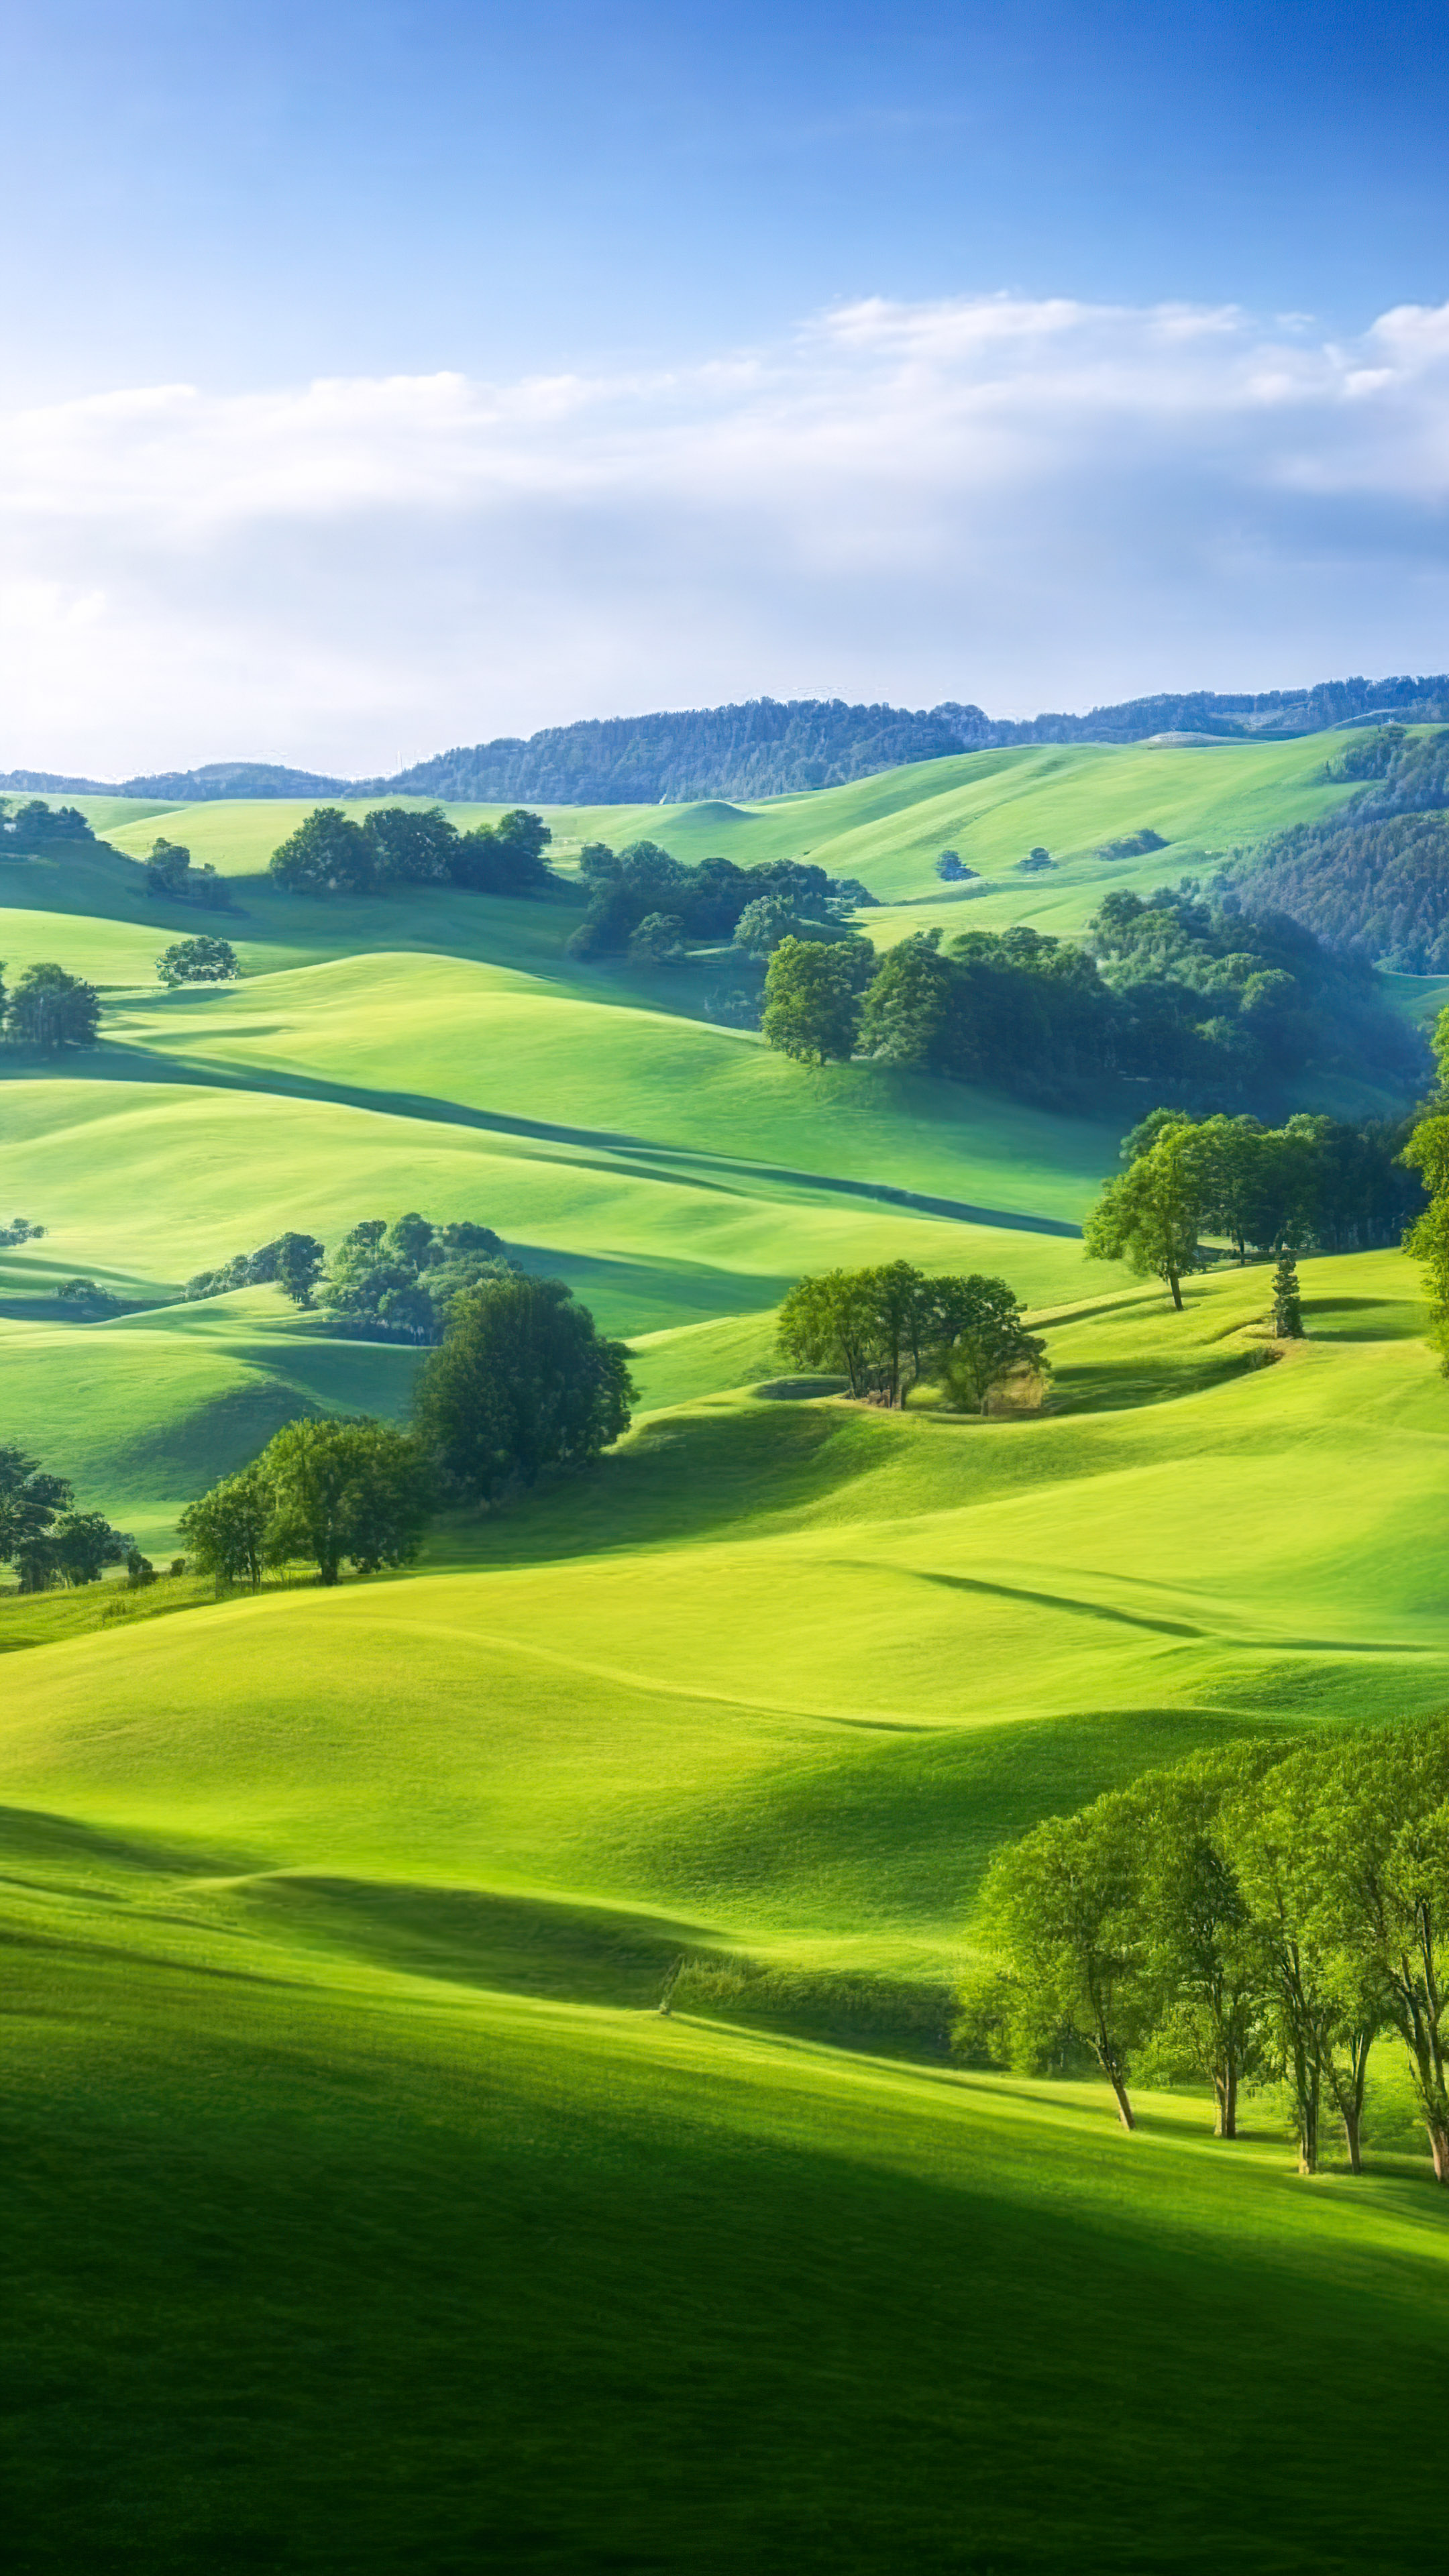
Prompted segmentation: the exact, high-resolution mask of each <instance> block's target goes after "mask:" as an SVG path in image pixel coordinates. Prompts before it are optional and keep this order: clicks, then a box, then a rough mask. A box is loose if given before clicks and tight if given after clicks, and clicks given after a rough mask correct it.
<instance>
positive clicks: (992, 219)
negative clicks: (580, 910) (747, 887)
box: [0, 0, 1449, 774]
mask: <svg viewBox="0 0 1449 2576" xmlns="http://www.w3.org/2000/svg"><path fill="white" fill-rule="evenodd" d="M1446 16H1449V12H1446V9H1445V7H1444V6H1436V7H1433V8H1425V7H1403V6H1393V5H1390V6H1387V7H1379V8H1376V9H1375V10H1374V11H1373V12H1369V11H1368V10H1367V9H1361V8H1332V7H1323V6H1317V7H1309V6H1301V5H1296V0H1295V5H1291V6H1285V5H1275V0H1267V4H1266V5H1263V6H1259V7H1256V8H1248V7H1240V6H1238V5H1227V6H1217V7H1213V8H1209V9H1199V10H1195V11H1172V10H1164V9H1162V8H1161V7H1160V6H1159V7H1156V8H1146V7H1140V6H1137V5H1128V6H1116V7H1113V6H1106V7H1096V8H1089V7H1082V6H1076V5H1061V0H1056V5H1053V4H1052V0H1046V5H1035V6H1032V7H1023V6H1016V5H1009V6H1005V7H994V8H991V9H986V8H980V7H977V6H974V5H969V0H968V5H958V6H956V7H953V8H943V7H939V6H935V5H931V4H930V0H927V5H925V6H921V7H917V8H916V9H914V10H912V11H909V12H908V11H904V10H900V9H895V10H889V11H888V10H886V9H884V8H864V7H860V6H854V5H844V6H836V7H832V8H828V9H827V8H823V7H817V6H814V5H808V6H805V5H799V0H777V5H775V6H773V7H764V6H758V5H755V0H750V5H747V6H736V7H734V8H731V9H728V10H726V9H724V8H710V9H703V8H692V7H688V6H684V7H674V8H670V9H665V8H660V7H655V6H644V5H637V0H636V5H625V6H613V7H608V8H603V7H593V6H579V5H557V0H542V4H541V5H534V6H532V7H530V8H529V9H527V10H524V9H520V8H518V7H516V6H514V7H509V8H507V9H504V8H500V7H496V6H494V5H492V0H481V5H474V6H471V7H459V6H454V5H445V0H415V4H414V5H401V4H400V0H353V5H351V6H347V7H340V6H324V5H319V0H293V5H291V6H289V7H281V6H277V5H275V0H250V5H247V6H244V7H239V6H235V5H232V0H210V5H208V6H206V7H204V8H197V7H196V6H195V0H191V5H189V6H186V7H180V6H176V5H173V0H128V5H127V6H126V7H125V8H124V9H118V8H117V7H115V6H114V0H109V5H103V6H97V5H93V0H85V5H78V4H77V0H48V5H46V6H45V7H43V8H42V7H40V6H33V5H32V6H27V7H22V8H19V9H14V10H12V11H11V12H10V13H9V15H8V17H7V20H6V22H5V26H4V29H3V31H0V81H3V89H4V95H5V96H6V98H7V101H8V103H9V106H8V113H7V144H6V194H7V204H8V210H9V220H8V222H7V227H6V230H7V254H6V267H5V272H4V288H3V327H0V688H3V700H0V702H3V703H5V704H6V705H7V707H8V709H9V714H8V719H7V724H6V728H5V737H4V739H3V740H0V766H9V765H11V764H12V763H20V762H35V763H44V764H47V765H56V766H61V767H72V766H74V767H79V768H91V769H100V770H102V771H104V772H106V773H108V774H114V773H116V772H119V771H121V770H124V769H127V768H132V767H138V766H144V765H148V764H150V763H152V762H154V761H161V760H165V761H168V762H169V761H173V760H183V759H188V760H189V759H193V758H205V757H218V756H223V755H244V754H247V753H250V754H251V755H253V756H257V757H293V758H306V759H309V760H315V761H317V762H319V763H323V764H325V765H336V766H339V767H343V768H349V769H358V770H367V769H372V768H378V767H383V766H387V765H390V764H391V763H392V762H394V761H395V760H400V759H402V758H405V757H411V756H414V755H416V754H418V753H421V752H426V751H428V750H430V749H435V748H438V747H440V746H441V744H443V743H444V742H447V741H454V740H458V739H468V740H471V739H475V738H478V737H480V736H484V735H487V734H491V733H495V732H500V731H514V730H529V729H531V728H532V726H534V725H535V724H541V723H547V722H553V721H559V720H563V719H566V718H567V717H569V716H571V715H575V714H585V713H606V712H617V711H623V710H627V709H628V708H630V707H640V706H644V705H661V704H663V705H670V704H675V705H677V704H689V703H695V702H699V701H700V700H702V699H704V698H713V697H717V696H726V695H729V696H745V695H750V694H754V693H756V692H758V691H761V690H769V691H771V692H773V693H775V694H781V695H783V694H791V693H805V692H810V693H814V692H817V691H820V692H824V691H834V690H840V691H841V692H842V693H845V694H850V695H868V696H886V697H892V698H895V699H907V700H909V701H910V702H912V703H929V702H931V701H932V700H933V699H936V698H940V697H947V696H949V697H960V698H974V699H978V700H979V701H981V702H982V703H984V704H986V705H987V706H988V707H990V708H992V709H993V711H1003V712H1005V711H1013V712H1030V711H1032V710H1033V709H1034V708H1036V707H1037V706H1041V705H1047V704H1064V703H1066V704H1073V705H1080V704H1086V703H1089V702H1090V701H1091V700H1092V699H1094V698H1108V697H1113V696H1117V695H1121V694H1125V693H1126V692H1128V691H1129V690H1133V689H1137V688H1150V687H1154V686H1192V685H1210V686H1222V687H1231V686H1271V685H1274V684H1275V683H1281V682H1288V681H1292V680H1297V679H1306V678H1314V677H1321V676H1327V675H1328V674H1329V673H1330V672H1335V671H1340V670H1344V669H1349V668H1353V669H1364V668H1368V669H1387V668H1391V667H1392V668H1409V667H1420V668H1424V667H1428V668H1435V669H1438V668H1443V667H1445V665H1446V664H1449V628H1446V623H1445V611H1446V607H1449V590H1446V573H1449V555H1446V547H1445V533H1446V531H1445V517H1444V513H1445V505H1446V499H1449V334H1446V330H1445V326H1444V321H1443V316H1442V311H1441V308H1443V307H1444V306H1445V304H1446V299H1449V275H1446V268H1449V224H1446V215H1449V205H1446V199H1449V153H1446V150H1445V146H1444V140H1443V138H1444V135H1445V132H1446V130H1449V119H1446V109H1449V45H1446V43H1445V37H1446V34H1449V25H1446ZM1406 312H1407V314H1408V316H1409V317H1410V318H1409V319H1404V318H1402V317H1403V316H1404V315H1405V313H1406ZM1395 315H1397V316H1400V317H1401V318H1400V319H1398V320H1397V321H1390V322H1389V323H1387V324H1385V322H1384V317H1385V316H1395ZM1414 316H1417V319H1414V318H1412V317H1414ZM1174 317H1176V318H1175V319H1174ZM7 460H8V461H7Z"/></svg>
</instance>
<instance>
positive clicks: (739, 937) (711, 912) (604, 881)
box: [569, 841, 875, 965]
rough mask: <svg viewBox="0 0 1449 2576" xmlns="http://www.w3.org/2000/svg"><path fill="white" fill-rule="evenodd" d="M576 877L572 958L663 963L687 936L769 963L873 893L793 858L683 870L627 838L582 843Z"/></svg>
mask: <svg viewBox="0 0 1449 2576" xmlns="http://www.w3.org/2000/svg"><path fill="white" fill-rule="evenodd" d="M579 874H580V876H581V877H582V879H583V882H584V885H585V886H586V888H587V889H588V893H589V908H588V911H587V912H586V913H585V915H584V918H583V920H582V921H581V922H580V924H579V926H578V929H577V930H576V931H575V932H574V934H573V937H572V938H571V939H570V941H569V949H570V952H571V954H572V955H573V956H575V957H617V956H622V955H623V954H625V953H626V952H627V954H628V956H629V958H630V959H631V961H632V962H633V963H634V964H636V965H670V964H674V963H676V962H677V961H678V960H680V959H681V958H682V957H683V956H684V954H685V945H686V942H687V941H689V940H695V941H699V942H704V943H706V944H707V945H709V946H711V947H713V946H717V945H718V944H719V943H720V942H721V941H723V940H727V939H730V940H733V941H734V944H735V945H736V947H737V948H739V949H740V950H741V952H742V954H743V955H745V956H748V957H753V958H757V959H764V958H766V957H769V956H770V955H771V954H772V953H773V951H774V950H775V949H776V948H777V947H778V946H779V945H780V942H781V941H782V940H783V939H787V938H789V937H791V936H792V935H794V934H797V933H798V932H799V931H800V930H801V928H802V926H803V925H804V924H806V923H808V924H809V925H810V930H809V935H810V936H811V937H813V938H815V939H817V940H830V939H834V938H838V937H840V936H842V935H843V934H842V928H841V925H842V924H843V922H844V920H845V918H846V916H847V915H848V914H849V913H850V912H851V911H852V910H854V909H855V907H856V906H857V905H860V904H873V903H874V901H875V897H874V895H872V894H871V893H870V891H869V890H868V888H867V887H865V886H863V885H859V884H857V883H856V882H855V880H854V879H853V878H852V879H848V880H842V879H838V878H834V877H830V876H827V875H826V872H825V870H824V869H823V868H817V867H812V866H810V865H808V864H807V863H806V862H805V861H804V860H801V859H775V860H772V861H770V862H769V863H768V864H766V865H764V866H761V867H755V868H739V867H736V865H735V863H734V861H733V859H724V858H713V859H701V860H700V862H699V864H698V866H697V867H686V866H685V865H684V864H683V862H682V861H680V860H679V859H676V858H672V857H671V855H670V853H669V851H668V850H664V849H661V848H660V846H659V844H658V842H657V841H633V842H631V843H630V845H629V847H628V848H627V849H623V850H617V851H616V850H611V849H610V848H609V846H608V843H607V842H605V841H589V842H586V843H585V845H584V848H583V849H582V850H581V851H580V853H579Z"/></svg>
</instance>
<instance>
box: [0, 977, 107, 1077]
mask: <svg viewBox="0 0 1449 2576" xmlns="http://www.w3.org/2000/svg"><path fill="white" fill-rule="evenodd" d="M100 1017H101V997H100V995H99V993H98V992H97V991H96V988H95V986H94V984H86V983H83V982H82V980H81V978H80V976H79V975H68V974H67V973H66V970H65V968H64V967H63V966H52V965H37V966H27V967H26V969H25V972H24V974H23V975H22V976H21V978H20V981H19V983H18V984H17V985H16V986H15V988H14V990H13V992H11V993H10V994H9V996H8V997H7V998H6V1001H5V1035H6V1037H7V1038H8V1040H9V1041H10V1044H11V1045H12V1046H24V1047H33V1048H34V1049H35V1050H36V1051H37V1052H38V1053H40V1054H44V1055H58V1054H59V1053H60V1051H61V1049H62V1048H63V1047H93V1046H94V1045H95V1042H96V1032H97V1029H98V1028H99V1026H100Z"/></svg>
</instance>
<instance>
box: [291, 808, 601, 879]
mask: <svg viewBox="0 0 1449 2576" xmlns="http://www.w3.org/2000/svg"><path fill="white" fill-rule="evenodd" d="M552 838H553V834H552V833H551V832H550V830H549V828H548V825H547V824H546V823H545V822H544V821H543V819H542V817H541V816H540V815H538V814H528V813H525V812H524V811H523V810H522V809H521V808H518V809H516V810H515V811H514V812H512V813H508V814H504V815H501V816H500V817H499V820H498V821H497V822H496V823H479V824H477V825H475V827H474V828H473V830H472V831H470V832H460V831H459V829H458V827H457V825H456V823H453V822H451V821H450V820H449V818H448V816H447V815H446V814H445V813H444V812H443V809H442V807H441V806H440V805H433V806H430V807H429V808H428V810H427V811H426V812H425V813H416V812H414V811H412V810H411V809H410V808H409V807H407V806H405V805H382V806H378V807H376V808H375V809H374V810H373V811H372V812H371V813H368V814H365V815H364V816H363V818H362V821H361V822H360V823H359V822H357V821H355V820H354V818H353V817H352V816H351V815H350V814H344V812H343V811H342V808H341V806H340V805H319V806H317V807H316V808H315V809H314V811H313V812H312V813H310V814H309V815H307V817H306V819H305V820H304V821H303V822H301V823H299V825H298V826H297V829H296V831H295V832H292V833H290V834H289V836H288V838H287V839H286V840H285V841H283V842H282V843H281V844H280V845H279V847H278V848H277V849H275V850H274V851H273V852H272V856H271V861H270V867H271V873H272V876H273V878H274V879H275V881H276V883H277V884H278V885H281V886H285V887H286V888H287V890H288V892H289V893H291V894H310V895H338V894H341V895H363V894H376V893H377V892H378V891H379V890H381V889H383V888H385V887H387V886H393V885H455V886H466V887H468V888H469V889H470V890H471V891H472V892H473V893H474V894H503V895H539V894H544V893H546V892H548V890H549V889H550V888H551V887H556V886H558V885H559V884H560V880H559V879H558V878H557V877H555V876H554V875H553V874H552V872H551V871H550V869H549V867H548V865H547V862H546V861H545V859H544V855H543V854H544V851H545V850H546V849H547V847H548V845H549V843H550V841H551V840H552Z"/></svg>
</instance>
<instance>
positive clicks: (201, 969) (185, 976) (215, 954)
mask: <svg viewBox="0 0 1449 2576" xmlns="http://www.w3.org/2000/svg"><path fill="white" fill-rule="evenodd" d="M156 972H157V974H158V975H159V976H160V978H161V981H162V983H163V984H227V983H230V982H231V981H232V979H233V978H234V977H235V976H236V975H237V974H238V973H239V972H240V969H239V967H238V965H237V960H236V950H235V949H234V948H233V946H232V944H231V941H230V940H229V939H213V938H211V937H210V936H209V935H208V934H207V933H206V932H205V931H203V932H201V933H200V934H199V935H198V936H197V937H196V938H194V939H175V940H173V941H172V943H171V946H170V947H169V948H163V949H162V951H161V954H160V956H159V957H158V958H157V960H156Z"/></svg>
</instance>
